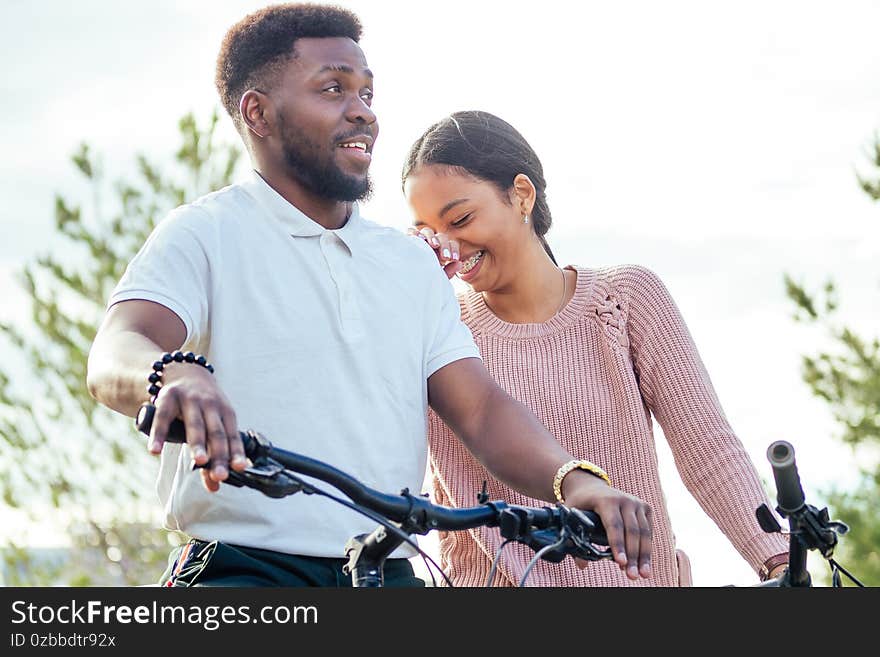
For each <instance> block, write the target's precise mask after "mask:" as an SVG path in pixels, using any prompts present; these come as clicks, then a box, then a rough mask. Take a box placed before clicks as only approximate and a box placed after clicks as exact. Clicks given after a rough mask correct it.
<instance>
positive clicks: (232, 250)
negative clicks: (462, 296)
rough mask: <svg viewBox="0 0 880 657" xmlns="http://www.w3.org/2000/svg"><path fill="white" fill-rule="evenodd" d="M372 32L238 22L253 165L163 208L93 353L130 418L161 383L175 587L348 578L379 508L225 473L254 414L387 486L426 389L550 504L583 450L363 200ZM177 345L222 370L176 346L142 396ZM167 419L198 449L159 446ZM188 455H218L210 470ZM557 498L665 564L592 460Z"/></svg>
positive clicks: (252, 19)
mask: <svg viewBox="0 0 880 657" xmlns="http://www.w3.org/2000/svg"><path fill="white" fill-rule="evenodd" d="M360 33H361V26H360V23H359V21H358V19H357V18H356V17H355V16H354V15H353V14H351V13H350V12H348V11H346V10H342V9H339V8H334V7H324V6H316V5H300V4H289V5H276V6H273V7H268V8H266V9H263V10H261V11H258V12H256V13H255V14H252V15H250V16H248V17H246V18H244V19H243V20H242V21H240V22H239V23H238V24H236V25H235V26H233V27H232V28H231V29H230V31H229V32H228V34H227V35H226V38H225V40H224V42H223V45H222V47H221V52H220V55H219V58H218V64H217V79H216V81H217V87H218V90H219V92H220V96H221V98H222V100H223V103H224V105H225V106H226V109H227V110H228V112H229V114H230V115H231V116H232V118H233V120H234V121H235V124H236V127H237V128H238V130H239V132H240V133H241V136H242V139H243V141H244V143H245V145H246V146H247V148H248V151H249V153H250V156H251V160H252V162H253V169H254V175H253V177H252V179H251V180H249V181H246V182H244V183H242V184H238V185H233V186H231V187H227V188H225V189H223V190H220V191H218V192H215V193H213V194H209V195H207V196H205V197H203V198H201V199H198V200H197V201H195V202H193V203H191V204H189V205H185V206H182V207H180V208H178V209H176V210H175V211H173V212H172V213H171V214H170V215H169V216H168V217H167V218H165V220H163V221H162V222H161V223H160V225H159V226H158V227H157V228H156V230H155V231H154V233H153V234H152V235H151V236H150V238H149V240H148V241H147V243H146V244H145V245H144V247H143V248H142V250H141V251H140V253H139V254H138V255H137V256H136V257H135V259H134V260H133V261H132V262H131V263H130V265H129V267H128V269H127V271H126V273H125V275H124V276H123V278H122V280H121V281H120V283H119V285H118V286H117V288H116V290H115V291H114V293H113V295H112V297H111V299H110V303H109V309H108V312H107V315H106V317H105V319H104V321H103V323H102V325H101V327H100V329H99V331H98V334H97V336H96V338H95V342H94V345H93V347H92V350H91V353H90V355H89V371H88V384H89V389H90V391H91V392H92V394H93V395H94V396H95V398H96V399H98V400H99V401H100V402H101V403H103V404H105V405H107V406H109V407H110V408H112V409H114V410H117V411H119V412H121V413H125V414H127V415H130V416H134V415H135V414H136V412H137V409H138V407H139V406H140V405H141V404H142V403H143V402H144V401H145V400H146V399H147V398H148V397H149V395H150V394H155V395H156V401H155V404H156V409H157V410H156V417H155V420H154V422H153V427H152V431H151V436H150V450H151V451H152V452H153V453H154V454H159V453H161V465H160V476H159V482H158V490H159V495H160V498H161V499H162V501H163V503H164V504H165V508H166V514H167V524H168V526H169V527H172V528H175V529H179V530H181V531H183V532H185V533H187V534H188V535H190V536H192V537H194V540H193V541H192V542H191V544H188V545H187V546H186V547H185V549H184V550H182V551H181V552H180V553H179V554H178V555H177V557H178V558H177V560H176V564H175V565H174V566H173V569H172V570H171V572H170V573H168V575H167V577H166V578H165V582H166V583H167V584H169V585H175V584H179V585H184V584H199V585H272V584H280V585H287V586H291V585H306V584H314V585H339V584H342V583H344V582H343V580H342V575H341V567H342V565H343V563H344V561H343V559H341V558H339V557H340V555H341V553H342V549H343V546H344V545H345V542H346V540H347V539H348V538H350V537H351V536H352V535H354V534H357V533H362V532H364V531H368V530H369V529H370V528H371V527H372V526H373V523H372V522H371V521H369V520H363V519H361V518H359V517H357V516H355V515H354V514H353V513H352V512H350V511H348V510H346V509H344V508H342V507H339V506H337V505H333V504H332V503H331V502H328V501H325V500H323V499H316V498H314V497H306V498H302V499H299V498H289V499H287V500H285V501H283V502H279V501H277V500H272V499H269V498H266V497H264V496H262V495H261V494H260V493H257V492H255V491H252V490H248V489H232V488H228V487H224V488H223V489H221V487H220V483H221V482H222V481H223V480H225V479H226V478H227V477H228V474H229V468H230V467H231V468H233V469H235V470H242V469H244V468H245V467H246V462H245V457H244V454H243V448H242V445H241V442H240V440H239V439H238V433H237V431H238V427H239V426H240V425H241V426H246V427H253V428H255V429H258V430H260V431H261V432H263V433H264V434H265V435H266V436H267V437H269V438H270V439H271V440H272V441H273V442H275V443H276V444H278V445H279V446H281V447H287V448H290V449H295V450H296V451H298V452H301V453H305V454H308V455H310V456H313V457H315V458H318V459H321V460H324V461H328V462H330V463H332V464H334V465H336V466H338V467H340V468H342V469H344V470H346V471H348V472H351V473H352V474H353V475H355V476H356V477H358V478H359V479H361V480H363V481H364V482H366V483H367V484H368V485H370V486H372V487H374V488H378V489H380V490H388V491H393V490H399V489H401V488H403V487H409V488H411V489H414V490H418V489H419V488H420V486H421V481H422V477H423V474H424V469H425V462H426V440H425V428H426V427H425V414H426V410H427V404H428V403H430V404H431V406H432V407H433V408H434V409H435V410H436V411H437V413H438V414H439V415H440V416H441V417H442V418H443V419H444V421H446V422H447V423H448V424H449V426H450V427H452V428H453V429H454V431H455V432H456V434H457V435H458V436H460V437H461V439H462V441H463V442H464V444H465V445H466V446H467V448H468V449H470V450H471V451H472V452H473V453H474V454H475V455H476V456H477V457H478V458H480V459H481V461H483V462H484V463H485V464H486V466H487V467H488V468H489V469H490V470H491V471H492V473H493V474H494V475H495V476H497V477H499V478H500V479H502V480H504V481H506V482H508V483H509V484H510V485H512V486H513V487H515V488H517V489H518V490H520V491H522V492H523V493H525V494H527V495H530V496H532V497H536V498H540V499H545V500H554V501H555V494H554V491H553V486H552V482H553V480H554V476H555V475H557V473H559V472H560V468H561V467H563V466H564V464H566V463H567V462H569V461H570V460H572V459H573V458H574V457H573V456H572V455H570V454H568V453H567V452H566V451H565V450H563V449H562V448H561V447H560V446H559V445H558V443H557V442H556V441H555V440H554V438H553V437H552V436H551V435H550V434H549V433H548V432H547V431H546V429H544V427H542V426H541V424H540V423H539V422H538V420H537V419H536V418H535V417H534V415H532V414H531V412H529V411H528V410H527V409H526V408H525V407H523V406H521V405H520V404H519V403H517V402H515V401H514V400H513V399H511V398H510V397H509V396H507V395H506V394H505V393H504V392H503V391H502V390H501V389H500V388H498V387H497V386H496V384H495V383H494V382H493V381H492V379H491V378H490V377H489V375H488V373H487V372H486V370H485V369H484V367H483V365H482V362H481V361H480V358H479V353H478V351H477V349H476V347H475V345H474V343H473V340H472V338H471V336H470V333H469V332H468V330H467V328H466V327H465V326H464V325H463V324H462V323H461V321H460V317H459V310H458V304H457V302H456V300H455V297H454V295H453V291H452V289H451V287H450V285H449V283H448V281H447V279H446V276H444V274H443V272H442V271H441V270H440V269H439V268H437V266H436V261H435V258H434V255H433V252H432V251H431V249H430V248H428V247H427V246H425V245H423V244H422V243H421V241H420V240H417V239H413V238H412V237H408V236H404V235H402V234H400V233H398V232H397V231H394V230H392V229H390V228H384V227H381V226H378V225H377V224H374V223H372V222H369V221H366V220H365V219H364V218H362V217H361V216H360V213H359V210H358V206H357V203H356V201H358V200H362V199H364V198H366V197H367V196H368V194H369V191H370V181H369V177H368V169H369V165H370V160H371V154H372V150H373V145H374V143H375V140H376V136H377V134H378V124H377V122H376V116H375V114H374V113H373V111H372V110H371V107H370V106H371V103H372V97H373V74H372V73H371V72H370V70H369V68H368V67H367V62H366V59H365V57H364V53H363V52H362V51H361V49H360V47H359V46H358V40H359V38H360ZM179 348H180V349H184V350H191V351H194V352H197V353H203V354H205V355H206V356H207V357H208V359H209V360H210V361H211V362H212V363H213V364H214V365H215V366H216V375H215V374H212V373H211V372H210V371H208V370H207V369H206V368H205V367H202V366H199V364H197V363H187V362H181V363H179V362H174V361H172V362H170V363H168V364H167V365H165V366H164V368H162V370H161V375H158V376H154V377H153V380H154V381H155V387H154V388H153V390H152V393H148V392H147V387H148V386H149V385H150V384H149V383H147V376H148V375H149V374H150V364H151V363H153V362H154V361H156V360H157V357H159V356H160V355H161V354H162V352H170V351H171V350H174V349H179ZM233 409H234V410H233ZM174 418H181V419H182V420H183V421H184V423H185V425H186V431H187V440H188V450H187V449H186V448H184V447H182V446H179V445H168V446H165V448H164V449H163V439H164V437H165V435H166V432H167V429H168V426H169V424H170V422H171V421H172V420H173V419H174ZM189 456H191V458H192V459H193V460H194V461H195V463H197V464H200V465H204V464H206V463H210V467H209V468H204V469H201V470H200V471H199V472H200V473H201V482H202V484H203V485H201V484H200V483H199V475H197V474H195V473H194V472H192V471H191V468H190V467H189V466H190V459H189ZM579 456H585V457H588V456H589V455H579ZM523 464H528V467H527V468H525V467H523ZM562 495H563V497H564V499H565V501H566V503H568V504H570V505H572V506H577V507H579V508H584V509H593V510H595V511H597V512H598V513H599V514H600V516H601V518H602V520H603V522H604V524H605V525H606V528H607V532H608V536H609V539H610V542H611V546H612V548H613V549H614V553H615V555H616V556H615V558H616V560H617V562H618V564H619V565H620V566H621V567H622V568H624V567H625V568H626V569H627V574H628V575H629V576H630V577H632V578H634V579H635V578H637V577H639V576H643V577H647V576H649V575H650V564H649V557H650V550H651V546H650V541H651V530H650V508H648V507H647V505H645V504H644V503H643V502H641V501H640V500H638V499H636V498H634V497H631V496H629V495H627V494H625V493H623V492H621V491H618V490H616V489H614V488H612V487H611V486H609V485H607V484H606V482H605V481H603V479H601V478H600V477H598V476H594V475H593V474H591V473H589V472H586V471H584V470H582V469H575V470H573V471H571V472H570V474H567V475H566V476H565V477H564V479H563V480H562ZM405 556H406V554H402V555H401V558H397V559H392V560H389V562H388V565H387V566H386V583H387V584H388V585H395V584H398V585H414V584H415V585H417V584H419V583H420V580H418V579H417V578H415V577H414V575H413V571H412V569H411V567H410V564H409V562H408V560H407V559H406V558H403V557H405Z"/></svg>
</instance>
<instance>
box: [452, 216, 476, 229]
mask: <svg viewBox="0 0 880 657" xmlns="http://www.w3.org/2000/svg"><path fill="white" fill-rule="evenodd" d="M470 218H471V215H470V214H466V215H465V216H463V217H462V218H461V219H459V220H458V221H453V222H452V224H451V225H452V226H455V227H456V228H458V227H459V226H463V225H464V224H466V223H467V222H468V221H470Z"/></svg>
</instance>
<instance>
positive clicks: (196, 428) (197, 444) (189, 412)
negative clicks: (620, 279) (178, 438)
mask: <svg viewBox="0 0 880 657" xmlns="http://www.w3.org/2000/svg"><path fill="white" fill-rule="evenodd" d="M181 410H182V412H181V417H182V418H183V423H184V425H185V426H186V444H187V445H189V450H190V452H191V453H192V458H193V461H195V463H196V465H204V464H205V463H207V462H208V451H207V449H206V447H205V420H204V418H203V417H202V409H201V408H199V406H198V405H196V404H194V403H192V402H189V403H185V404H184V405H183V408H182V409H181Z"/></svg>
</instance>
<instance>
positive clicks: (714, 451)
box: [624, 267, 788, 573]
mask: <svg viewBox="0 0 880 657" xmlns="http://www.w3.org/2000/svg"><path fill="white" fill-rule="evenodd" d="M624 285H626V286H627V287H628V288H629V289H628V290H627V296H628V321H627V326H628V331H629V337H630V343H631V353H632V357H633V367H634V369H635V371H636V373H637V375H638V380H639V387H640V389H641V393H642V396H643V398H644V400H645V402H646V404H647V405H648V408H649V409H650V410H651V412H652V413H653V414H654V416H655V417H656V418H657V421H658V423H659V424H660V426H661V427H662V429H663V433H664V435H665V436H666V439H667V441H668V442H669V445H670V447H671V449H672V454H673V456H674V458H675V463H676V466H677V468H678V471H679V473H680V475H681V478H682V481H683V482H684V484H685V486H686V487H687V488H688V490H689V491H690V492H691V494H692V495H693V496H694V498H695V499H696V500H697V502H698V503H699V504H700V506H701V507H702V508H703V510H704V511H705V512H706V513H707V514H708V515H709V516H710V517H711V518H712V519H713V520H714V521H715V523H716V524H717V525H718V527H719V528H720V529H721V530H722V532H724V534H725V535H726V536H727V538H728V539H729V540H730V542H731V543H732V544H733V546H734V547H735V548H736V549H737V551H739V553H740V554H741V555H742V556H743V558H745V559H746V561H748V562H749V564H750V565H751V566H752V568H754V570H755V571H756V572H758V573H761V571H762V566H763V565H764V563H765V562H768V561H769V560H771V559H772V558H773V557H774V556H776V555H779V554H785V553H787V551H788V543H787V541H786V540H785V539H784V538H783V537H782V536H781V535H779V534H767V533H765V532H764V531H763V530H762V529H761V528H760V526H759V525H758V522H757V519H756V518H755V509H757V507H758V506H760V505H761V504H763V503H767V504H768V506H770V507H771V508H772V504H769V500H768V499H767V495H766V492H765V490H764V488H763V485H762V483H761V480H760V478H759V477H758V473H757V471H756V469H755V466H754V464H753V463H752V461H751V459H750V457H749V455H748V454H747V453H746V451H745V449H744V447H743V445H742V443H741V442H740V440H739V439H738V438H737V436H736V434H735V433H734V432H733V429H732V428H731V426H730V424H729V422H728V421H727V418H726V417H725V415H724V411H723V410H722V407H721V403H720V402H719V400H718V397H717V395H716V393H715V389H714V387H713V385H712V382H711V380H710V378H709V374H708V372H707V371H706V368H705V366H704V365H703V362H702V360H701V358H700V355H699V353H698V351H697V347H696V345H695V344H694V341H693V338H692V337H691V334H690V331H689V330H688V328H687V326H686V324H685V322H684V319H683V317H682V315H681V313H680V312H679V309H678V307H677V305H676V304H675V301H674V300H673V299H672V297H671V295H670V294H669V292H668V290H667V289H666V286H665V285H664V284H663V282H662V281H661V280H660V279H659V278H658V277H657V276H656V274H654V273H653V272H651V271H649V270H647V269H644V268H640V267H634V268H630V269H629V271H628V272H627V280H626V281H625V283H624ZM771 563H772V562H771ZM783 567H784V566H783ZM779 569H780V567H779V565H778V564H777V566H776V570H779Z"/></svg>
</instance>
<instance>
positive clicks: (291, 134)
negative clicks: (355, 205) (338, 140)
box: [279, 119, 373, 201]
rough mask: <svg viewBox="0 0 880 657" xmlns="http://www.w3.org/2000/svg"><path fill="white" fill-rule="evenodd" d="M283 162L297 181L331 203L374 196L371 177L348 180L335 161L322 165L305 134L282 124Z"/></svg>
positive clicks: (318, 150) (281, 122)
mask: <svg viewBox="0 0 880 657" xmlns="http://www.w3.org/2000/svg"><path fill="white" fill-rule="evenodd" d="M279 126H280V128H281V143H282V147H283V148H284V160H285V162H286V163H287V166H288V167H289V168H290V170H291V172H292V173H293V175H294V176H295V177H296V179H297V181H298V182H299V183H300V184H301V185H303V186H304V187H305V188H306V189H308V190H309V191H310V192H312V193H313V194H315V195H316V196H319V197H320V198H325V199H329V200H332V201H364V200H366V199H368V198H369V197H370V195H371V194H372V193H373V183H372V180H370V176H369V174H367V175H365V176H364V177H363V178H358V177H355V176H349V175H346V174H345V173H343V172H342V170H341V169H340V168H339V167H338V166H336V164H335V163H334V162H333V160H332V159H328V160H327V161H326V162H321V161H320V159H319V153H320V149H319V147H318V145H317V144H316V143H315V142H314V141H312V140H311V139H310V138H309V137H308V136H307V135H306V134H305V133H303V132H302V131H300V130H298V129H297V128H295V127H293V126H290V125H289V124H288V123H286V122H285V121H284V120H283V119H282V120H281V121H280V123H279Z"/></svg>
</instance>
